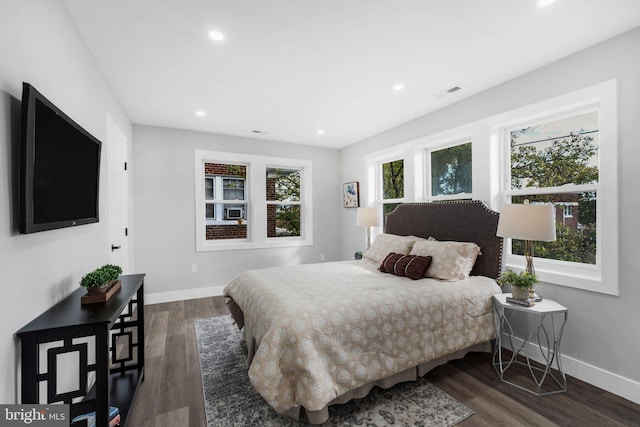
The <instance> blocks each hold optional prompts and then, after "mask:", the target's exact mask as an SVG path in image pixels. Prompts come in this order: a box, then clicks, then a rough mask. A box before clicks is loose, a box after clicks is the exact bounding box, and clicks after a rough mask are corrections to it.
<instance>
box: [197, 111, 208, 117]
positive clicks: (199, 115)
mask: <svg viewBox="0 0 640 427" xmlns="http://www.w3.org/2000/svg"><path fill="white" fill-rule="evenodd" d="M206 115H207V113H205V112H204V111H202V110H198V111H196V116H198V117H204V116H206Z"/></svg>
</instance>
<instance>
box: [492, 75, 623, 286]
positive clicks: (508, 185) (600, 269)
mask: <svg viewBox="0 0 640 427" xmlns="http://www.w3.org/2000/svg"><path fill="white" fill-rule="evenodd" d="M581 96H582V98H583V100H582V102H580V98H581ZM562 101H563V98H562V97H560V98H559V99H558V100H554V102H555V103H556V105H557V104H558V103H562ZM554 102H550V103H551V104H553V103H554ZM565 102H566V103H567V106H566V107H564V108H562V107H556V109H555V111H554V110H552V109H550V111H548V112H546V113H545V111H544V109H541V111H540V112H539V113H538V114H535V116H534V117H533V118H526V119H524V120H520V121H514V122H513V123H512V124H511V125H509V126H505V127H503V128H502V129H503V135H502V136H503V139H502V140H503V148H504V151H503V153H504V165H505V167H504V172H505V173H504V174H503V177H504V179H503V191H502V192H503V196H504V197H503V200H504V202H505V203H525V202H526V201H528V202H529V203H531V204H535V203H546V204H551V205H553V206H554V208H555V219H556V240H555V241H553V242H533V244H534V256H535V265H536V273H537V274H538V276H539V277H540V279H541V280H542V281H545V282H550V283H556V284H562V285H566V286H571V287H577V288H581V289H588V290H592V291H596V292H603V293H609V294H614V295H617V292H618V283H617V259H616V258H617V256H616V254H617V244H616V240H617V218H616V206H617V198H616V170H615V169H616V166H615V162H616V151H617V150H616V145H617V143H616V120H615V84H614V83H613V84H612V83H608V84H602V85H600V86H598V87H596V88H590V89H588V90H585V91H583V92H582V95H581V94H580V93H578V94H574V95H573V97H572V98H571V99H567V100H566V101H565ZM506 243H507V244H506V248H507V266H509V267H516V268H519V267H521V266H522V265H523V264H524V262H523V261H522V257H521V256H522V254H523V251H524V242H523V241H520V240H511V239H509V240H507V242H506Z"/></svg>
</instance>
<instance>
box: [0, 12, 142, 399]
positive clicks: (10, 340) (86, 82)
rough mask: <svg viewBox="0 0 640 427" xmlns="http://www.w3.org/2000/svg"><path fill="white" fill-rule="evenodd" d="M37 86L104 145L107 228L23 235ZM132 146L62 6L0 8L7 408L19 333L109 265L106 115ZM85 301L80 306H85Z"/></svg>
mask: <svg viewBox="0 0 640 427" xmlns="http://www.w3.org/2000/svg"><path fill="white" fill-rule="evenodd" d="M23 81H26V82H29V83H31V84H33V85H34V86H35V87H36V88H37V89H38V90H39V91H40V92H41V93H43V94H44V95H45V96H46V97H47V98H48V99H49V100H51V101H52V102H53V103H54V104H56V105H57V106H58V107H59V108H60V109H61V110H62V111H64V112H65V113H67V115H69V116H70V117H71V118H73V119H74V120H75V121H76V122H78V123H79V124H80V125H81V126H82V127H84V128H85V129H86V130H87V131H89V132H90V133H92V134H93V135H94V136H95V137H97V138H98V139H99V140H101V141H102V142H103V150H102V171H101V180H100V189H101V193H100V218H101V219H100V222H99V223H97V224H90V225H83V226H79V227H75V228H66V229H61V230H52V231H45V232H41V233H35V234H30V235H20V234H19V233H18V223H19V222H18V219H17V217H16V216H15V214H14V212H15V211H16V210H17V207H18V195H17V184H18V181H17V176H18V163H17V161H18V158H19V147H18V145H17V143H18V141H19V132H20V105H21V102H20V100H21V96H22V82H23ZM107 113H108V114H110V115H111V116H112V117H113V118H114V120H115V121H116V123H117V124H118V126H119V127H120V129H121V130H122V131H123V132H124V133H125V135H126V136H127V138H128V139H129V140H130V139H131V123H130V122H129V120H128V119H127V117H126V115H125V114H124V112H123V110H122V108H121V107H120V105H119V104H118V102H117V100H116V99H115V97H114V96H113V94H112V92H111V90H110V88H109V87H108V85H107V84H106V83H105V80H104V78H103V75H102V72H101V71H100V69H99V68H98V66H97V64H96V63H95V61H94V60H93V57H92V55H91V54H90V53H89V51H88V49H87V48H86V46H85V45H84V42H82V40H81V39H80V38H79V37H78V35H77V33H76V31H75V29H74V25H73V23H72V21H71V19H70V17H69V16H68V14H67V11H66V9H65V8H64V7H63V6H62V5H61V4H60V3H59V2H58V1H56V0H29V1H23V0H2V2H0V161H1V162H2V163H1V164H0V171H2V172H1V173H2V179H1V180H0V183H1V184H0V272H1V274H2V284H0V313H2V322H1V323H0V340H1V341H0V349H2V350H1V351H0V402H1V403H13V402H16V401H19V400H16V399H17V396H16V393H17V391H16V390H17V386H16V373H17V369H18V359H19V353H18V352H17V344H18V342H19V340H17V339H16V338H15V337H14V333H15V332H16V331H17V330H18V329H20V328H21V327H22V326H24V325H25V324H27V323H28V322H30V321H31V320H32V319H34V318H35V317H36V316H38V315H39V314H40V313H41V312H43V311H44V310H46V309H48V308H49V307H51V306H52V305H54V303H56V302H57V301H59V300H61V299H62V298H63V297H65V296H66V295H68V294H69V293H70V292H72V291H73V290H75V289H76V288H77V287H78V286H79V285H78V283H79V281H80V278H81V277H82V275H83V274H84V273H86V272H88V271H90V270H93V269H94V268H96V267H98V266H100V265H102V264H104V263H106V262H107V261H108V257H109V240H108V223H107V221H106V218H107V210H106V195H107V191H106V181H105V176H106V173H105V171H106V156H105V152H106V147H105V143H106V114H107ZM79 303H80V301H78V304H79Z"/></svg>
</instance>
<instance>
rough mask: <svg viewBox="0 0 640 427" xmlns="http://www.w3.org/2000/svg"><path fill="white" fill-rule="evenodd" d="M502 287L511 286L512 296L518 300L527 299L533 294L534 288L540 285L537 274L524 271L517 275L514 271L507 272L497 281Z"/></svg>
mask: <svg viewBox="0 0 640 427" xmlns="http://www.w3.org/2000/svg"><path fill="white" fill-rule="evenodd" d="M496 282H498V284H499V285H500V286H504V285H507V284H509V285H511V295H512V296H513V298H517V299H527V298H529V295H530V293H533V290H534V287H535V286H536V284H537V283H538V277H537V276H536V275H535V274H532V273H529V272H528V271H523V272H521V273H519V274H518V273H515V272H513V271H512V270H505V271H503V272H502V274H500V277H498V279H497V280H496Z"/></svg>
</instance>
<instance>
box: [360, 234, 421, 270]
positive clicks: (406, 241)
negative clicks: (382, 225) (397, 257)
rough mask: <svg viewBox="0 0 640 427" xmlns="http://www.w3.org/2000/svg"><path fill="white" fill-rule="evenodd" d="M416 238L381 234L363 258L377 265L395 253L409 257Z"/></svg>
mask: <svg viewBox="0 0 640 427" xmlns="http://www.w3.org/2000/svg"><path fill="white" fill-rule="evenodd" d="M414 242H415V238H411V237H408V236H396V235H395V234H386V233H383V234H379V235H378V237H376V240H374V242H373V244H372V245H371V247H370V248H369V249H368V250H367V251H366V252H365V253H364V254H363V255H362V257H363V258H367V259H370V260H371V261H373V262H375V263H376V264H380V263H381V262H382V261H383V260H384V259H385V257H386V256H387V254H389V253H391V252H395V253H398V254H404V255H408V254H409V252H411V247H412V246H413V243H414Z"/></svg>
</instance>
